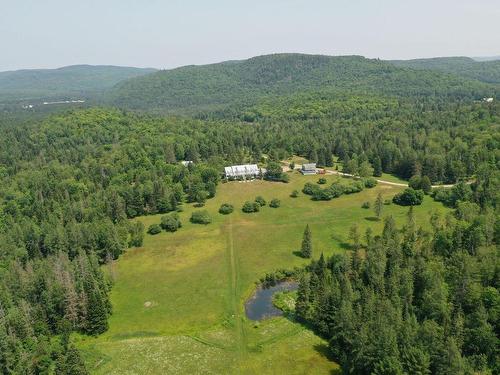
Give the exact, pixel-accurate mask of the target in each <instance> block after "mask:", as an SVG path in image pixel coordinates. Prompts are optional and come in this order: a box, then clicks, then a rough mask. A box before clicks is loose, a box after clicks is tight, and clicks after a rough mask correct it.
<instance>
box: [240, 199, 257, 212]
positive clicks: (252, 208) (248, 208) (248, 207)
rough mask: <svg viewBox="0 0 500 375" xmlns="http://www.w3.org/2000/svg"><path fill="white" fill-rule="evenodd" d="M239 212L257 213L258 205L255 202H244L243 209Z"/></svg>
mask: <svg viewBox="0 0 500 375" xmlns="http://www.w3.org/2000/svg"><path fill="white" fill-rule="evenodd" d="M241 210H242V211H243V212H245V213H247V214H248V213H251V212H259V211H260V204H258V203H255V202H250V201H246V202H245V203H244V204H243V207H242V208H241Z"/></svg>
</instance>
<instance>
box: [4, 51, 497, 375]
mask: <svg viewBox="0 0 500 375" xmlns="http://www.w3.org/2000/svg"><path fill="white" fill-rule="evenodd" d="M426 69H427V68H426ZM429 69H430V68H429ZM497 89H498V88H497V86H495V85H494V84H490V83H485V82H480V81H479V80H476V79H472V78H464V77H463V76H460V75H457V74H448V73H442V72H435V71H431V70H419V69H416V70H415V69H411V68H400V67H395V66H394V65H392V64H390V63H388V62H383V61H379V60H368V59H364V58H362V57H357V56H352V57H339V58H332V57H326V56H307V55H287V54H285V55H271V56H263V57H258V58H254V59H249V60H245V61H234V62H226V63H222V64H214V65H208V66H201V67H185V68H180V69H177V70H172V71H161V72H157V73H153V74H149V75H146V76H143V77H138V78H134V79H131V80H129V81H126V82H123V83H120V84H118V86H116V87H115V88H114V89H113V91H112V95H111V96H110V98H111V100H112V102H113V103H114V104H119V105H120V106H123V107H127V108H133V109H161V110H162V111H163V110H167V111H168V110H170V109H173V110H175V111H179V110H181V112H182V111H183V110H188V109H189V110H191V109H194V111H193V113H196V116H191V117H189V116H168V117H166V116H160V115H151V114H147V113H140V114H138V113H134V112H129V111H128V110H123V109H121V110H119V109H114V108H101V107H96V108H89V109H78V110H69V111H65V112H60V113H52V114H48V115H46V114H44V113H39V112H36V113H35V114H33V115H31V114H30V113H28V112H24V113H22V114H17V113H10V114H8V115H7V114H5V115H3V116H2V117H0V372H3V373H44V372H46V371H48V370H53V369H56V372H58V373H74V372H71V371H70V370H68V369H70V368H71V369H75V368H76V369H78V371H80V372H78V373H85V369H84V365H83V362H82V360H81V358H80V356H79V354H78V351H77V350H76V349H75V348H74V347H73V346H72V345H71V342H70V340H69V335H70V333H71V332H79V333H81V334H88V335H97V334H100V333H102V332H104V331H105V330H106V329H107V324H108V323H107V319H108V316H109V314H111V313H112V306H111V305H110V302H109V298H108V293H109V291H110V288H111V287H112V280H110V279H109V278H108V277H107V276H106V275H105V273H104V272H103V269H102V266H103V265H106V264H108V263H109V262H111V261H112V260H114V259H117V258H118V257H119V256H120V255H121V254H122V253H123V252H124V251H125V250H126V249H127V248H128V247H134V246H140V245H141V244H142V239H143V236H144V233H145V231H146V228H144V227H143V226H142V225H141V224H140V223H139V222H136V221H134V220H130V219H132V218H135V217H137V216H142V215H148V214H157V213H169V212H172V213H171V214H169V215H171V216H170V217H171V219H175V211H177V210H179V209H180V208H181V207H182V205H183V204H185V203H196V204H198V205H203V203H204V202H205V200H206V199H210V198H211V197H213V196H214V195H215V194H217V186H218V183H219V180H220V177H221V175H222V172H223V166H224V165H227V164H236V163H238V164H239V163H246V162H252V163H255V162H259V163H261V164H262V165H264V164H267V166H269V167H270V168H269V170H274V168H275V167H276V166H278V170H279V164H278V163H277V162H279V161H281V160H283V159H285V158H288V157H290V156H292V155H299V156H302V157H304V158H306V159H308V160H311V161H314V162H316V163H317V164H318V165H320V166H327V167H331V166H332V160H333V159H332V157H333V156H334V155H335V156H337V157H338V158H339V161H340V162H341V163H342V164H343V166H344V168H346V169H345V170H346V171H349V173H352V174H354V175H356V176H361V177H370V176H371V175H374V176H380V175H381V174H382V173H383V172H385V173H392V174H395V175H398V176H400V177H402V178H404V179H410V178H412V177H413V178H412V180H411V183H412V184H413V183H414V182H415V181H417V180H418V181H422V180H425V181H427V183H426V186H427V188H426V189H425V192H426V193H430V194H431V196H432V197H433V198H434V199H435V200H437V201H441V202H443V204H446V205H448V206H450V207H452V208H453V209H454V212H453V214H452V215H450V216H448V217H432V218H431V219H432V227H433V230H432V232H429V233H427V232H424V231H423V230H421V229H420V228H419V227H418V225H417V223H415V222H414V220H413V219H412V215H411V212H410V213H409V217H408V223H407V225H406V226H405V227H404V228H395V226H394V223H393V222H392V221H391V219H387V222H386V225H385V229H384V232H383V233H381V234H380V235H378V234H377V236H375V235H374V234H371V233H368V234H367V235H366V238H365V241H360V240H359V237H360V236H359V235H358V241H356V243H355V244H354V247H353V248H352V249H351V251H347V252H346V254H345V256H339V257H334V258H332V259H327V260H325V259H320V260H314V261H313V263H311V265H310V267H308V269H307V272H306V275H305V277H304V279H303V280H302V282H301V289H300V290H299V299H298V301H297V314H298V316H299V317H300V318H301V319H303V320H304V322H306V323H307V324H311V325H312V326H313V327H314V328H315V329H316V330H317V331H318V332H319V333H320V334H321V335H323V336H325V337H326V338H328V339H329V340H330V342H331V344H330V347H331V350H332V352H333V353H334V354H335V357H336V360H337V361H339V362H340V364H341V365H342V366H343V368H344V369H345V370H346V371H351V372H354V373H367V374H368V373H371V372H375V373H379V374H400V373H403V372H406V373H421V374H429V373H433V374H438V373H446V372H445V369H447V368H448V370H449V372H448V373H450V374H451V373H470V372H471V371H476V372H481V373H484V374H488V373H494V372H495V371H498V368H499V367H498V363H497V357H498V333H499V325H498V324H499V322H498V311H499V309H500V297H499V292H498V287H499V284H498V283H499V275H500V273H499V269H500V268H499V264H498V249H497V245H498V239H499V233H500V226H499V220H498V218H499V215H498V210H499V208H498V207H499V205H498V202H499V191H500V189H499V187H500V186H499V166H500V131H499V128H500V105H499V104H498V101H497V100H494V101H493V102H491V103H487V102H484V101H482V100H478V99H482V98H483V97H484V96H493V97H495V98H496V95H497V92H498V91H497ZM186 113H187V112H185V114H186ZM185 160H189V161H193V162H194V163H192V164H190V165H189V166H187V167H186V166H184V165H182V164H181V163H180V161H185ZM431 182H432V183H434V184H436V183H452V184H455V183H456V184H457V185H456V186H455V187H454V188H452V189H448V190H446V189H435V190H434V191H432V192H431V191H429V190H430V183H431ZM276 183H278V182H276ZM416 188H417V189H418V187H416ZM419 194H420V193H419ZM421 194H422V196H423V193H421ZM426 199H429V198H426ZM167 224H168V223H167V222H165V223H164V225H165V226H166V225H167ZM176 225H177V224H176ZM176 228H177V227H176ZM160 230H161V229H160ZM311 236H314V233H312V234H311V233H309V237H311ZM313 258H314V256H313ZM372 333H377V335H373V334H372ZM56 337H57V339H56ZM452 365H453V366H452ZM443 371H444V372H443ZM450 371H451V372H450ZM488 371H489V372H488Z"/></svg>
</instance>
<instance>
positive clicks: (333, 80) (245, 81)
mask: <svg viewBox="0 0 500 375" xmlns="http://www.w3.org/2000/svg"><path fill="white" fill-rule="evenodd" d="M416 65H417V67H416V68H415V67H410V66H405V65H404V64H403V63H399V62H389V61H383V60H379V59H367V58H364V57H362V56H324V55H305V54H273V55H264V56H258V57H253V58H250V59H247V60H240V61H230V62H221V63H217V64H210V65H200V66H185V67H181V68H176V69H171V70H161V71H158V72H155V73H152V74H148V75H145V76H142V77H135V78H131V79H128V80H125V81H122V82H120V83H118V84H117V85H116V86H115V87H113V88H112V89H111V90H109V92H108V93H107V94H106V97H105V98H106V100H107V101H108V103H110V104H113V105H117V106H120V107H126V108H131V109H144V110H148V109H159V110H166V111H169V110H179V109H182V110H189V109H203V108H216V107H221V106H227V105H230V104H232V103H235V102H239V103H247V104H251V103H254V102H256V101H258V100H260V98H263V97H266V96H282V95H292V94H295V93H298V92H307V91H318V90H327V91H336V92H341V93H350V92H352V93H371V94H384V95H399V96H429V95H450V96H457V97H463V96H468V97H476V96H477V97H478V96H480V95H482V94H483V93H486V92H489V93H492V92H494V91H495V88H494V87H493V86H490V85H489V84H487V83H484V82H480V81H479V80H477V79H475V78H472V77H466V76H463V75H459V74H454V73H452V72H447V71H444V70H440V69H431V68H429V67H424V68H420V67H419V66H418V64H416Z"/></svg>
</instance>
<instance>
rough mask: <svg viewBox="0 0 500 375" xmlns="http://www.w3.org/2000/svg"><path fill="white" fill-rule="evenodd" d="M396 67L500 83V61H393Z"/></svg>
mask: <svg viewBox="0 0 500 375" xmlns="http://www.w3.org/2000/svg"><path fill="white" fill-rule="evenodd" d="M391 63H393V64H394V65H396V66H400V67H406V68H412V69H428V70H436V71H440V72H446V73H453V74H457V75H460V76H463V77H468V78H473V79H477V80H479V81H482V82H488V83H497V84H498V83H500V60H498V59H496V60H488V61H476V60H474V59H472V58H470V57H435V58H431V59H415V60H393V61H391Z"/></svg>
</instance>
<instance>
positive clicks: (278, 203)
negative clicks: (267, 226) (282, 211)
mask: <svg viewBox="0 0 500 375" xmlns="http://www.w3.org/2000/svg"><path fill="white" fill-rule="evenodd" d="M279 206H281V201H280V200H279V199H276V198H274V199H272V200H271V202H270V203H269V207H272V208H278V207H279Z"/></svg>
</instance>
